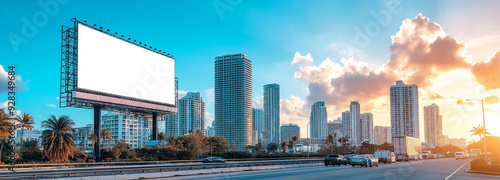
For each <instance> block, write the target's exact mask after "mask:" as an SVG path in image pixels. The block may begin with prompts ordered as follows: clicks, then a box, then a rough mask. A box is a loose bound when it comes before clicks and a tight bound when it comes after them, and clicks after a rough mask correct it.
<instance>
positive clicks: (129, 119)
mask: <svg viewBox="0 0 500 180" xmlns="http://www.w3.org/2000/svg"><path fill="white" fill-rule="evenodd" d="M152 125H153V120H152V118H151V117H143V116H138V115H128V114H116V113H112V112H107V113H105V114H102V115H101V129H109V132H110V133H111V136H112V137H113V140H111V141H109V140H106V141H103V142H102V147H113V145H114V144H115V143H116V142H118V141H120V140H122V139H123V140H125V142H126V143H128V144H130V145H131V147H132V148H139V147H143V146H144V145H145V144H146V142H147V141H149V140H150V139H151V131H152Z"/></svg>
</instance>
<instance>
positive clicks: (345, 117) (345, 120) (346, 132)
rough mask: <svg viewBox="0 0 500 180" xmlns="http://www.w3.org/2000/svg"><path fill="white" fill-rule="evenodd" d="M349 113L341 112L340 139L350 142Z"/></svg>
mask: <svg viewBox="0 0 500 180" xmlns="http://www.w3.org/2000/svg"><path fill="white" fill-rule="evenodd" d="M351 134H352V132H351V112H350V111H344V112H342V137H345V138H347V139H349V140H352V136H351Z"/></svg>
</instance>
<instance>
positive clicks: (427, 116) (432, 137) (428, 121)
mask: <svg viewBox="0 0 500 180" xmlns="http://www.w3.org/2000/svg"><path fill="white" fill-rule="evenodd" d="M424 123H425V124H424V126H425V142H426V143H427V144H429V145H431V146H432V147H437V146H440V145H442V140H441V138H442V136H443V124H442V123H443V122H442V119H441V115H440V114H439V106H438V105H436V104H434V103H432V105H429V106H425V107H424Z"/></svg>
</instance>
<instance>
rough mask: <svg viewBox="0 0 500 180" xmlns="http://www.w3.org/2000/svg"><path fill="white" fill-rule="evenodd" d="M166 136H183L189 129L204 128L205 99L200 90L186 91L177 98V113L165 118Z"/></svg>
mask: <svg viewBox="0 0 500 180" xmlns="http://www.w3.org/2000/svg"><path fill="white" fill-rule="evenodd" d="M165 127H166V132H165V133H166V135H167V136H175V137H177V136H183V135H185V134H187V133H188V132H189V131H190V130H196V129H198V130H202V131H204V130H205V101H203V98H202V97H201V93H200V92H188V93H187V94H186V96H184V97H182V98H181V99H179V102H178V103H177V113H176V114H174V115H168V116H167V118H166V120H165Z"/></svg>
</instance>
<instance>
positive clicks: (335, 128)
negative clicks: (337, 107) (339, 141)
mask: <svg viewBox="0 0 500 180" xmlns="http://www.w3.org/2000/svg"><path fill="white" fill-rule="evenodd" d="M340 132H342V118H338V119H336V120H333V121H330V122H328V134H334V133H337V136H338V137H341V134H339V133H340Z"/></svg>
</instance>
